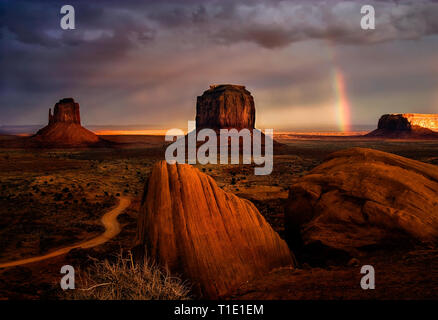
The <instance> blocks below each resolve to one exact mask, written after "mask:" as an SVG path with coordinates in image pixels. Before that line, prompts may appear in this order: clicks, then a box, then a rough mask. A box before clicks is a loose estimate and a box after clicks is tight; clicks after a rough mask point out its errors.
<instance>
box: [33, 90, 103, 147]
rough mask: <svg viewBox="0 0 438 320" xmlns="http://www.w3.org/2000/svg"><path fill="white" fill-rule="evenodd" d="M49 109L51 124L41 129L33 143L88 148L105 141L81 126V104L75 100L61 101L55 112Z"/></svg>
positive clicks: (66, 99) (47, 145) (42, 145)
mask: <svg viewBox="0 0 438 320" xmlns="http://www.w3.org/2000/svg"><path fill="white" fill-rule="evenodd" d="M53 111H54V112H53V115H52V110H51V109H49V124H48V125H47V126H45V127H44V128H42V129H40V130H39V131H38V132H37V133H36V134H35V135H34V136H33V137H31V141H32V142H33V143H35V144H37V145H38V146H41V147H87V146H95V145H98V144H99V143H102V142H103V141H102V140H101V139H100V138H99V137H98V136H97V135H96V134H94V133H93V132H91V131H89V130H87V129H85V128H84V127H82V126H81V117H80V111H79V104H78V103H76V102H75V101H74V99H73V98H65V99H61V100H60V101H59V102H58V103H56V104H55V107H54V110H53Z"/></svg>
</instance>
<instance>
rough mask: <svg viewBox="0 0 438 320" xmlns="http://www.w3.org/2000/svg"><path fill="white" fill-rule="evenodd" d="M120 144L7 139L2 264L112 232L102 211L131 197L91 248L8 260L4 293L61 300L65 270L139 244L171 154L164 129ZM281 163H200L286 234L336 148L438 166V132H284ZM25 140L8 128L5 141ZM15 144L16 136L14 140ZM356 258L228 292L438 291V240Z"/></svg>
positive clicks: (313, 295) (335, 295) (0, 206)
mask: <svg viewBox="0 0 438 320" xmlns="http://www.w3.org/2000/svg"><path fill="white" fill-rule="evenodd" d="M103 138H104V139H107V140H111V141H113V142H117V143H118V145H117V147H116V148H96V149H71V150H67V149H65V150H59V149H46V150H43V149H38V150H36V149H27V150H25V149H20V148H13V147H9V148H0V264H2V263H5V262H9V261H13V260H18V259H23V258H28V257H33V256H39V255H44V254H47V253H49V252H52V251H54V250H56V249H58V248H62V247H65V246H69V245H71V244H75V243H79V242H83V241H86V240H89V239H92V238H94V237H96V236H98V235H99V234H101V233H102V232H103V231H104V227H103V225H102V224H101V222H100V219H101V217H102V215H103V214H104V213H105V212H107V211H109V210H111V208H113V207H115V206H116V204H117V203H118V201H119V200H118V199H119V198H120V197H121V196H123V197H128V198H130V199H131V204H130V206H129V208H128V209H127V210H126V211H125V212H124V213H123V214H121V215H120V216H119V218H118V221H119V222H120V224H121V226H122V231H121V233H120V234H119V235H117V236H116V237H114V238H112V239H111V240H109V241H108V242H106V243H104V244H102V245H100V246H97V247H94V248H91V249H73V250H71V251H70V252H69V253H67V254H64V255H60V256H58V257H54V258H51V259H48V260H44V261H40V262H35V263H30V264H25V265H22V266H16V267H11V268H3V269H0V299H17V298H18V299H22V298H24V299H41V298H42V299H45V298H49V299H57V298H62V297H63V296H62V292H60V291H61V290H60V289H59V280H60V278H61V276H62V275H61V274H60V269H61V266H63V265H65V264H70V265H73V266H78V268H79V269H80V268H84V267H86V266H87V264H88V263H89V261H91V259H90V257H92V258H97V259H105V258H108V259H112V257H113V256H114V255H115V254H117V253H119V252H120V251H121V250H124V251H127V250H129V249H130V248H131V247H132V246H133V243H134V238H135V232H136V216H137V212H138V208H139V203H140V200H141V196H142V193H143V188H144V186H145V182H146V181H147V178H148V175H149V172H150V170H151V167H152V165H153V164H154V163H155V162H156V161H157V160H161V159H163V156H164V150H165V146H164V139H163V137H162V136H103ZM277 138H278V139H277V140H278V141H279V142H281V143H283V144H285V146H284V147H281V148H280V149H279V150H278V152H276V153H275V156H274V171H273V172H272V174H271V175H268V176H255V175H254V167H253V166H250V165H197V167H198V168H199V169H200V170H202V171H204V172H205V173H207V174H209V175H210V176H212V177H213V178H214V179H215V180H216V181H217V183H218V185H219V186H220V187H222V188H223V189H225V190H226V191H230V192H233V193H235V194H237V195H238V196H240V197H242V198H246V199H249V200H251V201H252V202H253V203H254V204H255V205H256V206H257V208H258V209H259V210H260V212H261V213H262V214H263V215H264V217H265V218H266V220H267V221H268V222H269V223H270V224H271V225H272V227H273V228H274V229H275V230H276V231H277V232H279V234H280V235H281V236H282V237H284V222H283V220H284V213H283V205H284V202H285V199H286V198H287V196H288V188H289V186H290V185H292V184H293V183H294V182H295V181H297V179H299V178H300V177H301V176H303V175H305V174H307V173H308V172H309V171H310V170H312V168H314V167H315V166H317V165H318V164H320V163H321V162H323V161H324V158H325V157H326V156H327V155H328V154H329V153H331V152H334V151H337V150H341V149H346V148H350V147H368V148H374V149H378V150H382V151H386V152H390V153H394V154H398V155H401V156H404V157H408V158H412V159H415V160H419V161H423V162H426V163H431V164H435V165H438V141H433V140H421V141H420V140H415V141H414V140H411V141H401V140H377V139H363V138H362V139H360V138H355V137H344V136H337V137H324V136H318V135H312V136H307V137H306V136H303V135H294V134H282V135H280V136H278V137H277ZM14 139H24V138H22V137H21V138H20V137H11V136H0V142H1V141H6V140H7V141H8V142H10V141H13V140H14ZM8 145H11V144H10V143H9V144H8ZM355 258H357V259H358V260H359V263H358V264H357V263H356V264H348V263H347V262H346V261H342V262H339V261H330V260H327V261H324V262H323V263H321V262H319V263H316V264H315V263H314V261H306V260H305V259H301V260H300V259H299V261H298V262H299V266H300V267H299V268H297V269H293V270H291V269H288V268H283V269H278V270H273V271H272V272H271V273H269V274H267V275H266V277H264V278H262V279H256V280H254V281H252V282H250V283H246V284H243V285H242V287H241V288H239V289H238V290H237V291H236V292H235V293H234V294H233V295H231V296H230V297H228V298H230V299H419V298H435V299H436V298H438V295H437V293H436V290H437V288H438V248H433V247H430V248H424V247H418V246H417V245H415V244H412V246H410V247H406V246H405V245H403V246H400V247H396V248H390V249H389V250H388V249H386V250H384V251H382V250H380V249H379V250H377V249H376V250H372V249H370V250H369V251H366V252H363V253H362V254H361V256H358V257H355ZM364 264H372V265H373V266H374V267H375V269H376V289H375V290H367V291H364V290H362V289H361V288H360V284H359V282H360V278H361V276H362V275H361V274H360V266H361V265H364Z"/></svg>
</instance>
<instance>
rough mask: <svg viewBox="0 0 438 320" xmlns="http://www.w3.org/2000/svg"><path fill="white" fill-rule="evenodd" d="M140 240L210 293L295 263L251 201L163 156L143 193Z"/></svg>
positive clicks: (163, 261) (219, 293) (213, 294)
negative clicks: (168, 161)
mask: <svg viewBox="0 0 438 320" xmlns="http://www.w3.org/2000/svg"><path fill="white" fill-rule="evenodd" d="M137 243H138V244H139V245H140V246H141V245H145V246H146V251H147V255H148V257H150V258H152V259H153V260H155V261H157V262H158V263H160V264H161V265H163V266H167V267H168V268H169V270H170V271H171V272H172V273H174V274H181V275H182V276H183V277H185V278H187V279H189V280H190V282H191V284H192V285H193V290H194V292H196V293H198V294H199V295H201V296H203V297H207V298H218V297H222V296H224V295H226V294H227V293H229V292H230V291H231V290H233V289H235V288H236V287H238V286H239V285H240V284H242V283H243V282H245V281H247V280H250V279H253V278H255V277H258V276H262V275H264V274H266V272H269V271H270V270H271V269H273V268H276V267H280V266H287V265H293V264H294V260H293V258H292V257H293V256H292V254H291V252H290V251H289V248H288V246H287V245H286V243H285V242H284V241H283V240H282V239H281V238H280V237H279V235H278V234H277V233H276V232H275V231H274V230H273V229H272V228H271V227H270V225H269V224H268V223H267V222H266V221H265V219H264V218H263V217H262V215H261V214H260V213H259V212H258V210H257V208H256V207H255V206H254V205H253V204H252V203H251V202H249V201H248V200H244V199H240V198H239V197H237V196H236V195H234V194H232V193H228V192H225V191H223V190H222V189H220V188H219V187H218V186H217V185H216V182H215V181H214V180H213V179H212V178H211V177H209V176H208V175H206V174H203V173H201V172H200V171H199V170H198V169H196V168H194V167H192V166H190V165H187V164H174V165H169V164H167V163H166V162H165V161H162V162H159V163H157V164H156V165H155V167H154V168H153V171H152V174H151V177H150V179H149V184H148V188H147V190H146V191H145V194H144V196H143V201H142V207H141V211H140V216H139V221H138V232H137Z"/></svg>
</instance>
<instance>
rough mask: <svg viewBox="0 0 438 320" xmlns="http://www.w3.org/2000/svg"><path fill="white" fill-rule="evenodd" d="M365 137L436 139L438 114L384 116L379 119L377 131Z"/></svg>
mask: <svg viewBox="0 0 438 320" xmlns="http://www.w3.org/2000/svg"><path fill="white" fill-rule="evenodd" d="M434 131H437V132H434ZM367 136H376V137H379V136H382V137H400V138H405V137H406V138H409V137H416V136H418V137H421V136H426V137H427V136H429V137H436V138H438V114H419V113H404V114H385V115H383V116H382V117H380V119H379V123H378V126H377V129H376V130H374V131H373V132H370V133H369V134H368V135H367Z"/></svg>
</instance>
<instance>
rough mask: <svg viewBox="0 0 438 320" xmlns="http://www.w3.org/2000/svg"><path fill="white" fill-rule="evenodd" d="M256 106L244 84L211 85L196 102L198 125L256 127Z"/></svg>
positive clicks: (201, 126) (204, 126)
mask: <svg viewBox="0 0 438 320" xmlns="http://www.w3.org/2000/svg"><path fill="white" fill-rule="evenodd" d="M254 126H255V106H254V99H253V97H252V95H251V93H250V92H249V91H248V90H246V89H245V87H244V86H238V85H231V84H221V85H211V86H210V89H208V90H207V91H205V92H204V93H203V94H202V96H199V97H198V98H197V102H196V127H197V129H198V130H200V129H203V128H211V129H222V128H235V129H244V128H246V129H254Z"/></svg>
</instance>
